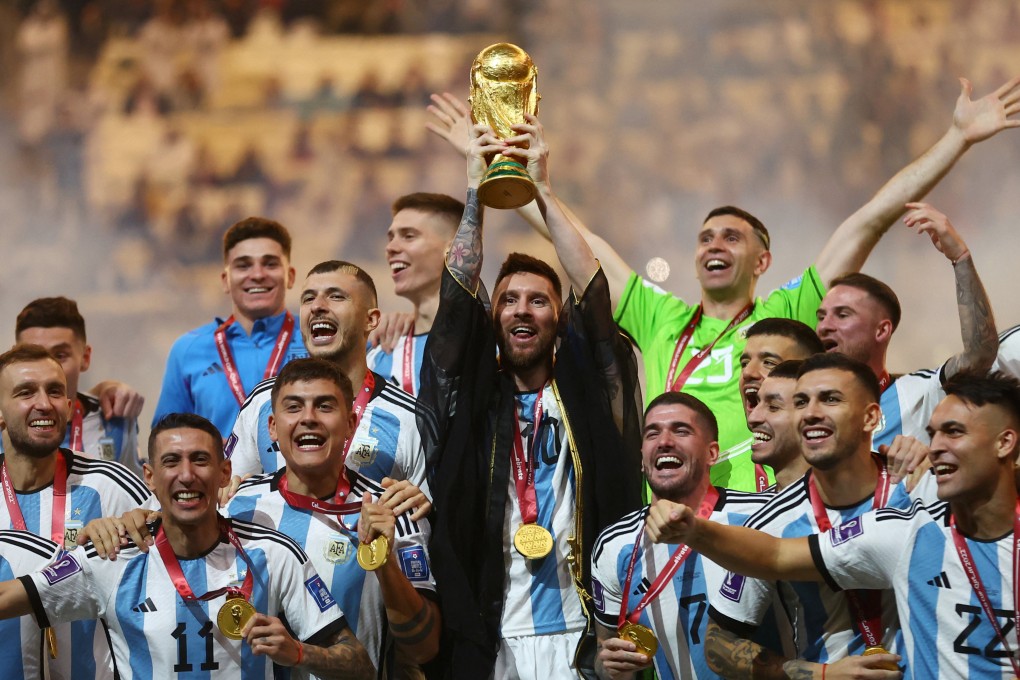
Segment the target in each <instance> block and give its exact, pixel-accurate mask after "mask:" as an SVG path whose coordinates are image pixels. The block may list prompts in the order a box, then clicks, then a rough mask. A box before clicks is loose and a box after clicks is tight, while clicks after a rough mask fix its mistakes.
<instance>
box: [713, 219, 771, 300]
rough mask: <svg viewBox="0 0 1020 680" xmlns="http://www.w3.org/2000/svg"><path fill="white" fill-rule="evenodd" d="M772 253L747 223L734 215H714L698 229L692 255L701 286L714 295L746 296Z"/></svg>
mask: <svg viewBox="0 0 1020 680" xmlns="http://www.w3.org/2000/svg"><path fill="white" fill-rule="evenodd" d="M771 262H772V255H771V254H770V253H769V252H768V251H767V250H765V246H764V244H763V243H762V242H761V239H759V238H758V236H757V235H756V234H755V233H754V229H753V228H752V227H751V225H750V224H748V223H747V222H745V221H744V220H742V219H740V218H739V217H737V216H736V215H717V216H716V217H713V218H711V219H709V220H708V221H706V222H705V224H704V225H702V227H701V231H700V232H698V248H697V250H696V251H695V255H694V265H695V271H696V272H697V277H698V281H699V282H700V283H701V289H702V290H703V291H704V292H706V293H710V294H712V293H714V294H715V296H716V297H734V296H743V295H748V294H749V292H750V291H752V290H753V288H754V284H755V282H756V281H757V280H758V277H759V276H761V275H762V274H764V273H765V270H766V269H768V267H769V264H770V263H771Z"/></svg>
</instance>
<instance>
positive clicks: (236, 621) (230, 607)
mask: <svg viewBox="0 0 1020 680" xmlns="http://www.w3.org/2000/svg"><path fill="white" fill-rule="evenodd" d="M253 616H255V607H253V606H252V604H251V603H250V602H248V600H246V599H244V598H243V597H231V598H228V599H227V601H226V602H224V603H223V606H221V607H220V611H219V613H217V614H216V625H217V626H218V627H219V629H220V632H221V633H223V634H224V635H225V636H227V637H228V638H230V639H231V640H240V639H241V637H242V636H241V631H243V630H244V627H245V626H246V625H248V620H249V619H251V617H253Z"/></svg>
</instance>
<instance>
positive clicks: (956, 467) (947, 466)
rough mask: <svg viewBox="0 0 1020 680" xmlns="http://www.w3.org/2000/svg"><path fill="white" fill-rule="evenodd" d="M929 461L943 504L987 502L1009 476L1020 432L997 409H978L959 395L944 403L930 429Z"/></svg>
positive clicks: (984, 407)
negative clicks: (972, 501) (993, 491)
mask: <svg viewBox="0 0 1020 680" xmlns="http://www.w3.org/2000/svg"><path fill="white" fill-rule="evenodd" d="M928 434H929V435H930V436H931V447H930V451H929V453H928V458H929V460H931V464H932V470H933V471H934V473H935V479H936V482H937V484H938V496H939V499H940V500H945V501H953V502H956V503H959V502H964V503H966V502H968V501H970V500H977V499H980V498H982V497H985V498H987V496H988V494H989V493H990V492H991V490H992V489H994V488H995V487H996V483H997V480H998V479H999V477H1000V475H1002V474H1004V468H1005V474H1009V472H1010V471H1009V468H1010V467H1011V466H1012V464H1013V463H1012V461H1013V458H1014V457H1015V452H1016V445H1017V431H1016V428H1015V427H1012V426H1011V423H1010V419H1009V417H1008V415H1007V414H1006V412H1005V411H1004V410H1003V409H1002V408H1001V407H999V406H996V405H993V404H986V405H984V406H975V405H974V404H971V403H968V402H967V401H964V400H963V399H961V398H959V397H957V396H956V395H949V396H948V397H946V398H945V399H943V400H942V401H941V402H940V403H939V405H938V406H936V407H935V411H934V413H932V416H931V421H930V422H929V425H928Z"/></svg>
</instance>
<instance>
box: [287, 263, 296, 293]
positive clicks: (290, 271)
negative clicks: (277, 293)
mask: <svg viewBox="0 0 1020 680" xmlns="http://www.w3.org/2000/svg"><path fill="white" fill-rule="evenodd" d="M296 277H297V272H296V271H295V270H294V267H288V268H287V290H290V289H291V288H293V287H294V280H295V278H296Z"/></svg>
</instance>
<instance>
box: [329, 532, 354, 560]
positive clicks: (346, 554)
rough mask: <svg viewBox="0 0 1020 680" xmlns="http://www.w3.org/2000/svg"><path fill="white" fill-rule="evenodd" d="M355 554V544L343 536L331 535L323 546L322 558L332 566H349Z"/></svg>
mask: <svg viewBox="0 0 1020 680" xmlns="http://www.w3.org/2000/svg"><path fill="white" fill-rule="evenodd" d="M354 553H355V549H354V544H353V543H352V542H351V539H349V538H348V537H347V536H345V535H343V534H339V533H337V534H331V535H330V537H329V540H327V541H326V542H325V544H324V545H323V546H322V556H323V557H325V558H326V561H327V562H329V563H330V564H347V563H348V562H349V561H350V559H351V556H353V555H354Z"/></svg>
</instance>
